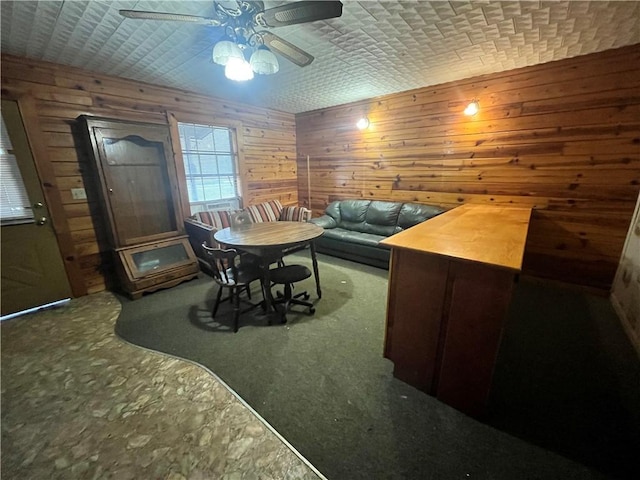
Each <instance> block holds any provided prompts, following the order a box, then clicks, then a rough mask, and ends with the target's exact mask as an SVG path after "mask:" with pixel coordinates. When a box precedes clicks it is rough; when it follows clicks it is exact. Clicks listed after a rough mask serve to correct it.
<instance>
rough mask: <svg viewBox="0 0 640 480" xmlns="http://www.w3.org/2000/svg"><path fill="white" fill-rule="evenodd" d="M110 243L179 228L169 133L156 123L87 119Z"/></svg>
mask: <svg viewBox="0 0 640 480" xmlns="http://www.w3.org/2000/svg"><path fill="white" fill-rule="evenodd" d="M87 123H88V127H89V129H90V131H91V139H92V141H93V142H95V144H94V146H93V147H94V155H95V156H96V157H97V159H96V160H97V165H96V166H97V168H98V170H99V172H98V173H99V175H100V180H101V187H102V194H103V197H104V202H105V204H106V205H107V214H108V216H109V217H110V223H111V225H110V227H111V228H110V230H111V233H112V236H113V247H114V248H119V247H126V246H131V245H136V244H139V243H143V242H149V241H156V240H161V239H163V238H170V237H174V236H176V235H178V234H179V233H181V232H182V222H181V221H180V217H179V216H178V214H179V213H180V212H179V211H178V210H179V209H178V208H177V203H176V198H177V197H178V195H177V180H176V178H175V173H174V172H175V167H174V166H173V162H172V158H169V157H170V156H172V155H173V150H172V148H171V143H170V137H169V131H168V129H167V128H166V127H162V126H157V127H156V126H153V125H149V126H141V125H136V124H133V123H131V124H125V123H122V124H120V123H119V122H116V121H106V120H102V119H87Z"/></svg>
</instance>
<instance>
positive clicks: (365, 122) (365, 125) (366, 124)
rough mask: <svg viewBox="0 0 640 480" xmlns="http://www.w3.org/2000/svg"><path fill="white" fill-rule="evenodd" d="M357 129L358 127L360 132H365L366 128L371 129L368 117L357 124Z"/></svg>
mask: <svg viewBox="0 0 640 480" xmlns="http://www.w3.org/2000/svg"><path fill="white" fill-rule="evenodd" d="M356 127H358V128H359V129H360V130H364V129H365V128H368V127H369V119H368V118H367V117H362V118H361V119H360V120H358V122H357V123H356Z"/></svg>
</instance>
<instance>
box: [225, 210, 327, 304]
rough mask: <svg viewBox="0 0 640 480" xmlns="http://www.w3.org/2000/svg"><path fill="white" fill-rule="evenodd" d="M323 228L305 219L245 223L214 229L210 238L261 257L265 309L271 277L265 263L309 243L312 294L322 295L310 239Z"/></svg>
mask: <svg viewBox="0 0 640 480" xmlns="http://www.w3.org/2000/svg"><path fill="white" fill-rule="evenodd" d="M323 232H324V229H323V228H322V227H319V226H318V225H314V224H313V223H307V222H287V221H277V222H258V223H246V224H242V225H237V226H232V227H227V228H223V229H222V230H218V231H217V232H216V233H215V234H214V236H213V237H214V239H215V240H216V241H217V242H218V243H220V244H223V245H226V246H228V247H231V248H235V249H237V250H241V251H243V252H247V253H251V254H253V255H256V256H257V257H259V258H260V259H261V264H262V268H263V272H264V274H263V277H262V285H263V291H264V292H265V296H267V297H268V298H266V299H265V300H266V301H267V308H268V309H269V310H271V309H272V307H273V297H272V296H271V288H270V285H271V279H270V274H269V265H271V264H272V263H274V262H276V261H278V260H280V259H281V258H282V256H283V255H285V254H286V253H288V252H289V251H293V250H297V249H299V248H302V247H304V246H306V245H309V250H310V251H311V262H312V264H313V274H314V277H315V280H316V293H317V294H318V298H322V289H321V288H320V274H319V272H318V260H317V258H316V249H315V245H314V243H313V241H314V240H315V239H316V238H318V237H319V236H320V235H322V234H323Z"/></svg>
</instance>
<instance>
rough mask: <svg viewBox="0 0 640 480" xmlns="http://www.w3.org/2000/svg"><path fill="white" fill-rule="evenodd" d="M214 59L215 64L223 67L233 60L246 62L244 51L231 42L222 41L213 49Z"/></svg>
mask: <svg viewBox="0 0 640 480" xmlns="http://www.w3.org/2000/svg"><path fill="white" fill-rule="evenodd" d="M212 57H213V61H214V63H217V64H218V65H222V66H226V65H227V63H228V62H229V59H231V58H237V59H239V60H244V56H243V55H242V50H240V47H238V45H236V44H235V43H233V42H232V41H231V40H220V41H219V42H218V43H216V44H215V46H214V47H213V53H212Z"/></svg>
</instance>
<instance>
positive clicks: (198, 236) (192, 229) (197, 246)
mask: <svg viewBox="0 0 640 480" xmlns="http://www.w3.org/2000/svg"><path fill="white" fill-rule="evenodd" d="M184 229H185V231H186V233H187V235H189V243H190V244H191V248H193V251H194V252H195V254H196V256H197V257H202V256H203V253H202V244H203V243H204V242H206V243H207V245H208V246H209V247H212V248H216V247H218V242H216V241H215V239H214V238H213V235H214V234H215V233H216V232H217V231H218V230H217V229H216V228H215V227H212V226H211V225H207V224H206V223H203V222H199V221H198V220H195V219H193V218H186V219H185V220H184Z"/></svg>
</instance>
